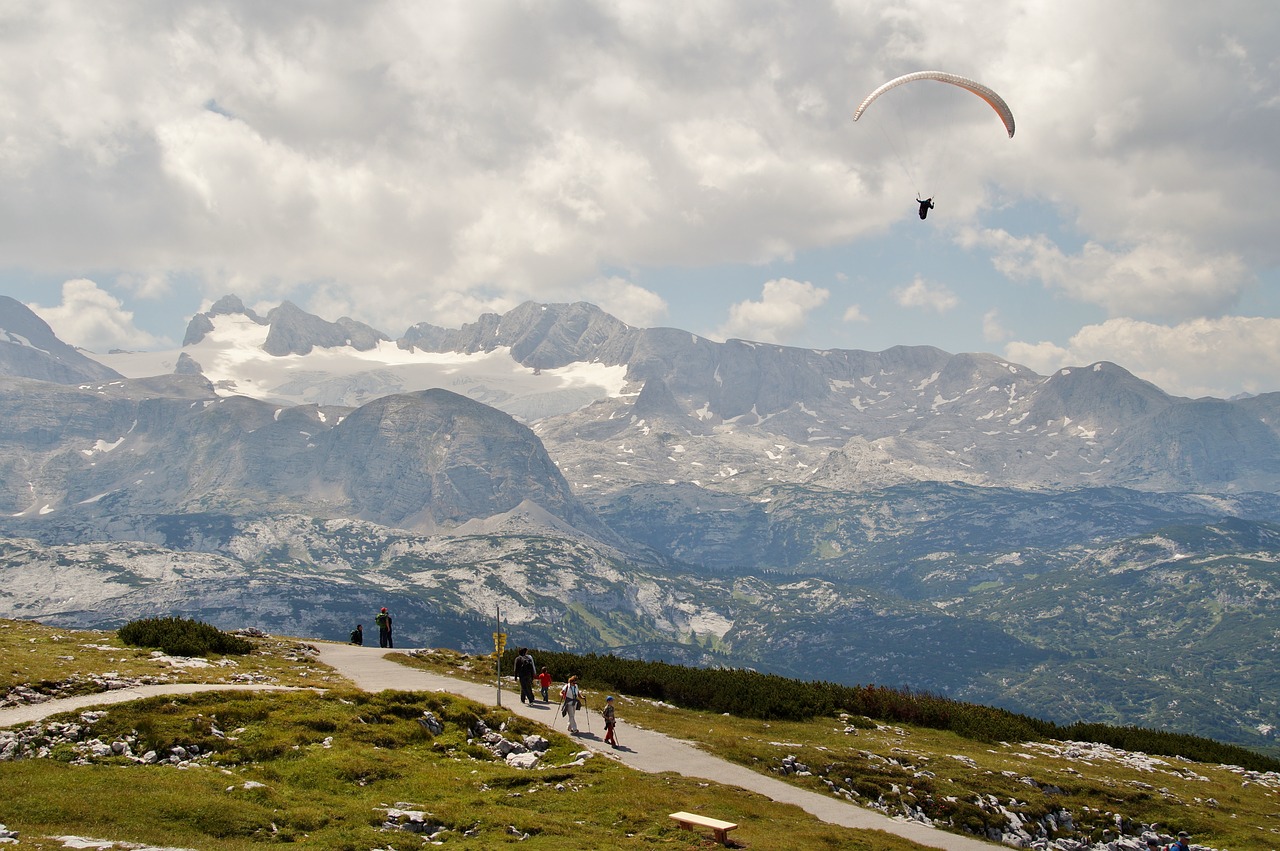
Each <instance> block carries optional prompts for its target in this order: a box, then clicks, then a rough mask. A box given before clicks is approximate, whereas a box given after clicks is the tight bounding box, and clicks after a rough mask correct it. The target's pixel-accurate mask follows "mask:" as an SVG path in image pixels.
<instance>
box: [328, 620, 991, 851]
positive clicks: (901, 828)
mask: <svg viewBox="0 0 1280 851" xmlns="http://www.w3.org/2000/svg"><path fill="white" fill-rule="evenodd" d="M315 646H316V647H317V648H319V650H320V660H321V661H322V662H324V663H325V664H326V665H330V666H332V667H333V668H335V669H336V670H337V671H339V672H340V673H342V675H343V676H345V677H347V678H348V679H350V680H351V681H352V682H354V683H355V684H356V685H357V686H359V687H360V688H362V689H364V690H365V691H382V690H384V689H400V690H404V691H443V692H448V693H449V694H457V695H461V696H463V697H466V698H469V699H471V700H474V701H476V702H477V703H484V704H489V705H492V704H493V703H494V702H495V700H496V698H497V690H496V688H495V687H494V686H493V685H492V684H489V685H483V684H480V683H474V682H470V681H467V680H460V679H456V678H453V677H448V676H445V675H443V674H435V673H431V672H429V671H422V670H418V669H415V668H406V667H405V666H403V665H400V664H398V663H396V662H393V661H390V660H389V659H386V658H384V654H385V653H386V652H387V651H385V650H381V649H379V648H377V647H356V646H354V645H350V644H326V643H320V642H316V643H315ZM502 705H503V707H505V708H506V709H509V710H511V711H512V712H514V713H516V714H518V715H523V716H524V717H526V718H532V719H533V720H535V721H540V722H542V723H543V724H546V725H547V726H549V727H550V726H555V727H557V728H558V729H559V730H560V731H561V732H564V730H565V723H564V719H563V718H560V717H559V716H558V714H557V709H558V707H557V705H556V704H554V703H552V704H543V703H535V704H534V705H532V706H527V705H525V704H522V703H521V702H520V695H519V692H518V691H508V690H506V689H504V690H503V692H502ZM588 725H591V728H592V729H591V732H588ZM578 727H579V729H580V730H582V731H583V734H582V735H579V736H576V737H575V738H576V739H577V740H578V741H579V742H581V743H582V745H583V746H584V747H586V748H590V749H591V750H593V751H596V752H598V753H600V754H603V755H605V756H607V757H609V758H611V759H616V760H618V761H619V762H622V763H624V764H626V765H629V766H631V767H632V768H635V769H637V770H639V771H644V772H648V773H657V772H662V771H670V772H674V773H676V774H682V775H684V776H686V777H700V778H702V779H704V780H711V781H714V782H716V783H723V784H726V785H730V786H739V787H741V788H743V789H749V790H751V791H753V792H759V793H760V794H762V795H765V796H767V797H769V798H772V799H773V800H775V801H782V802H784V803H788V804H795V805H796V806H798V807H800V808H802V809H804V810H805V811H806V812H809V813H811V814H812V815H814V816H817V817H818V818H819V819H821V820H823V821H825V822H828V823H830V824H838V825H842V826H844V827H856V828H865V829H869V830H883V831H885V832H886V833H893V834H896V835H898V836H902V837H905V838H907V839H910V840H912V841H913V842H918V843H920V844H921V845H924V846H927V847H929V848H942V849H947V851H991V849H992V848H993V847H996V846H994V845H992V844H990V843H987V842H982V841H980V840H977V839H970V838H968V837H964V836H957V835H955V834H952V833H946V832H944V831H941V830H938V829H936V828H932V827H928V826H927V825H923V824H919V823H917V822H909V821H902V820H898V819H892V818H889V817H888V816H885V815H883V814H881V813H878V812H875V811H873V810H867V809H863V808H861V807H856V806H854V805H853V804H849V803H846V802H845V801H843V800H840V799H838V798H835V797H833V796H830V795H821V794H819V793H817V792H810V791H808V790H806V789H800V788H798V787H796V786H792V785H791V784H789V783H784V782H783V781H781V780H778V779H776V778H773V777H769V776H768V775H765V774H759V773H757V772H755V771H752V770H751V769H749V768H744V767H742V766H740V765H735V764H734V763H732V762H729V761H728V760H724V759H721V758H719V757H716V756H712V755H711V754H708V753H706V752H705V751H701V750H699V749H698V748H697V747H695V746H693V745H692V744H690V743H688V742H684V741H681V740H679V739H673V738H671V737H670V736H665V735H663V734H662V733H656V732H654V731H652V730H642V729H637V728H635V727H631V726H629V725H627V724H626V723H625V719H623V721H622V722H621V723H620V724H619V726H618V738H619V739H620V740H621V741H622V744H623V748H622V749H619V750H614V749H613V748H611V747H609V746H608V745H607V744H605V743H604V721H603V720H602V719H601V718H600V716H599V715H598V714H596V713H595V712H591V711H588V714H587V716H586V717H585V718H584V717H583V716H582V714H579V716H578Z"/></svg>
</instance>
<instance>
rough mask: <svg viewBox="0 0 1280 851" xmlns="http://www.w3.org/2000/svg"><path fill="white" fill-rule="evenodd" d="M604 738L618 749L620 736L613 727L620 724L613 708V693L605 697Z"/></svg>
mask: <svg viewBox="0 0 1280 851" xmlns="http://www.w3.org/2000/svg"><path fill="white" fill-rule="evenodd" d="M603 714H604V740H605V742H606V743H608V744H610V745H613V747H614V749H615V750H616V749H617V747H618V737H617V735H615V734H614V731H613V728H614V727H616V726H618V716H617V715H616V714H615V713H614V710H613V695H609V696H608V697H606V698H605V699H604V713H603Z"/></svg>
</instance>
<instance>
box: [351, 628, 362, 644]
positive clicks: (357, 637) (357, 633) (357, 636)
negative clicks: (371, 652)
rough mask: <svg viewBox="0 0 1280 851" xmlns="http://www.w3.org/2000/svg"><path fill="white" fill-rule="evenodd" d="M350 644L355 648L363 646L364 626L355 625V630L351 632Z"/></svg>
mask: <svg viewBox="0 0 1280 851" xmlns="http://www.w3.org/2000/svg"><path fill="white" fill-rule="evenodd" d="M351 643H352V644H355V645H357V646H360V647H363V646H364V624H362V623H358V624H356V628H355V629H353V630H351Z"/></svg>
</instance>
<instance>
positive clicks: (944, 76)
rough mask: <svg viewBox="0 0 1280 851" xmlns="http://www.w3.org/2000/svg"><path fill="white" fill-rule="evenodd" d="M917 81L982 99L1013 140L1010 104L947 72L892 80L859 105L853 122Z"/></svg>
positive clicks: (925, 73)
mask: <svg viewBox="0 0 1280 851" xmlns="http://www.w3.org/2000/svg"><path fill="white" fill-rule="evenodd" d="M917 80H937V81H938V82H939V83H949V84H950V85H953V86H959V87H960V88H962V89H964V90H965V91H968V92H972V93H973V94H975V95H977V96H978V97H980V98H982V99H983V100H985V101H986V102H987V103H988V104H989V105H990V107H991V108H992V109H994V110H995V111H996V114H997V115H999V116H1000V120H1001V121H1002V122H1004V129H1005V130H1008V131H1009V138H1010V139H1012V138H1013V110H1011V109H1009V104H1007V103H1005V102H1004V98H1002V97H1000V95H998V94H996V93H995V92H994V91H992V90H991V89H989V88H987V87H986V86H984V85H982V83H979V82H978V81H976V80H970V79H969V78H968V77H961V76H960V75H959V74H948V73H947V72H946V71H916V72H915V73H913V74H903V75H902V76H901V77H896V78H894V79H892V80H890V81H889V82H887V83H885V84H884V85H883V86H881V87H880V88H878V89H876V90H875V91H874V92H872V93H871V94H869V95H867V96H866V98H865V99H864V100H863V101H862V103H860V104H858V109H857V110H856V111H855V112H854V113H853V120H854V121H857V120H858V119H859V118H861V117H862V113H864V112H866V110H867V107H869V106H871V104H872V102H873V101H875V99H876V98H878V97H880V96H881V95H882V94H884V93H885V92H887V91H889V90H890V89H896V88H897V87H898V86H901V85H903V84H905V83H914V82H916V81H917Z"/></svg>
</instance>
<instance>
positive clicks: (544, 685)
mask: <svg viewBox="0 0 1280 851" xmlns="http://www.w3.org/2000/svg"><path fill="white" fill-rule="evenodd" d="M538 687H539V688H541V689H542V702H543V703H550V702H551V698H549V697H547V692H549V691H550V690H551V675H550V674H549V673H547V667H546V665H543V666H542V673H540V674H538Z"/></svg>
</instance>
